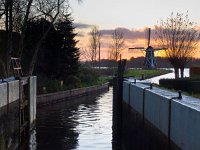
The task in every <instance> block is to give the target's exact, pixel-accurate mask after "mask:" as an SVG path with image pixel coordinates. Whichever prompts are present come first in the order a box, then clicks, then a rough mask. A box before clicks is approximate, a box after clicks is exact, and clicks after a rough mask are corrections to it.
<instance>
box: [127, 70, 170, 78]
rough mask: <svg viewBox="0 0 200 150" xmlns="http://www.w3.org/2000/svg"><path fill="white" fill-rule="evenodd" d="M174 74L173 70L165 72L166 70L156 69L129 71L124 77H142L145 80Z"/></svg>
mask: <svg viewBox="0 0 200 150" xmlns="http://www.w3.org/2000/svg"><path fill="white" fill-rule="evenodd" d="M170 72H172V71H171V70H165V69H154V70H145V69H129V70H127V71H125V73H124V76H125V77H135V78H142V76H143V77H144V78H145V79H148V78H152V77H155V76H160V75H163V74H167V73H170Z"/></svg>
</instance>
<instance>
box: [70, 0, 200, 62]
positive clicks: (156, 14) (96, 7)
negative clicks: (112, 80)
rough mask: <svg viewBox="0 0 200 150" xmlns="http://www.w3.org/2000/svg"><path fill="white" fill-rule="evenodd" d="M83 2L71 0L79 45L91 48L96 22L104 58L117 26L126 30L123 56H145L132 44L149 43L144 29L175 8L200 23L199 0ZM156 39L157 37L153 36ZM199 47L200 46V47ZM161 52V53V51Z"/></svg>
mask: <svg viewBox="0 0 200 150" xmlns="http://www.w3.org/2000/svg"><path fill="white" fill-rule="evenodd" d="M82 1H83V2H82V3H81V4H79V3H78V2H77V1H75V0H73V1H72V0H71V1H70V4H71V11H72V17H73V18H74V23H75V26H76V28H77V30H76V32H77V33H78V37H77V39H78V40H79V43H78V46H79V47H80V48H81V49H88V41H89V37H88V33H89V31H90V30H91V28H92V26H94V25H96V26H98V27H99V29H100V30H102V33H103V38H102V44H103V45H102V58H107V57H108V56H107V51H108V49H109V40H108V39H109V36H110V35H111V34H112V31H113V30H114V29H116V28H118V29H119V30H121V31H123V33H124V36H125V39H126V48H125V49H124V50H123V53H122V57H123V58H130V57H137V56H142V55H143V53H142V52H139V51H135V52H132V51H131V52H130V51H128V47H133V46H145V42H144V37H145V33H144V29H145V28H146V27H151V28H152V29H153V27H154V25H158V24H159V21H160V20H161V19H164V20H165V19H166V18H167V17H169V16H170V14H171V12H174V13H175V14H176V13H177V12H179V13H186V12H187V11H188V14H189V18H190V20H191V21H194V22H196V23H197V25H198V26H200V9H199V6H200V1H199V0H82ZM152 41H153V38H152ZM198 51H199V50H198ZM158 55H159V53H158ZM199 57H200V56H199Z"/></svg>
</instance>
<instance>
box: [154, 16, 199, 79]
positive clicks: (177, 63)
mask: <svg viewBox="0 0 200 150" xmlns="http://www.w3.org/2000/svg"><path fill="white" fill-rule="evenodd" d="M155 29H156V42H157V43H158V44H159V45H160V46H162V47H165V48H166V50H165V54H166V57H167V58H168V60H169V61H170V63H171V64H172V66H173V67H174V70H175V78H179V69H180V70H181V77H184V68H185V66H186V64H187V63H188V62H189V61H190V60H191V58H192V57H193V56H194V53H195V52H196V51H195V50H196V48H197V44H198V40H199V37H200V36H199V33H198V32H197V30H195V23H194V22H191V21H190V20H189V18H188V13H186V14H185V15H184V14H182V13H181V14H180V13H177V14H176V15H175V16H174V14H173V13H172V14H171V15H170V17H169V18H167V19H166V20H161V22H160V25H159V26H156V28H155Z"/></svg>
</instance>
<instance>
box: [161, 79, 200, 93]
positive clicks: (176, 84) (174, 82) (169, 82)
mask: <svg viewBox="0 0 200 150" xmlns="http://www.w3.org/2000/svg"><path fill="white" fill-rule="evenodd" d="M159 84H160V85H161V86H163V87H166V88H169V89H175V90H182V91H185V92H189V93H200V88H199V87H200V80H198V79H190V78H183V79H161V80H160V81H159Z"/></svg>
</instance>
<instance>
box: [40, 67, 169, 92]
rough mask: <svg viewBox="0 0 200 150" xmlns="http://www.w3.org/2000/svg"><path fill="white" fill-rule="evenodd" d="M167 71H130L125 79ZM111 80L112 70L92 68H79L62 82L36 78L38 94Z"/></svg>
mask: <svg viewBox="0 0 200 150" xmlns="http://www.w3.org/2000/svg"><path fill="white" fill-rule="evenodd" d="M169 72H170V71H169V70H163V69H157V70H143V69H131V70H127V71H126V72H125V75H124V76H125V77H128V76H131V77H136V78H141V76H142V75H143V76H144V77H145V78H151V77H154V76H158V75H162V74H166V73H169ZM112 78H113V69H102V70H98V69H92V68H80V71H79V73H78V74H77V75H70V76H69V77H67V78H66V80H64V81H60V80H56V79H54V80H49V78H46V77H45V76H41V75H39V76H38V94H44V93H52V92H57V91H64V90H70V89H75V88H83V87H88V86H93V85H101V84H104V83H106V82H108V81H109V80H111V79H112Z"/></svg>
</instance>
